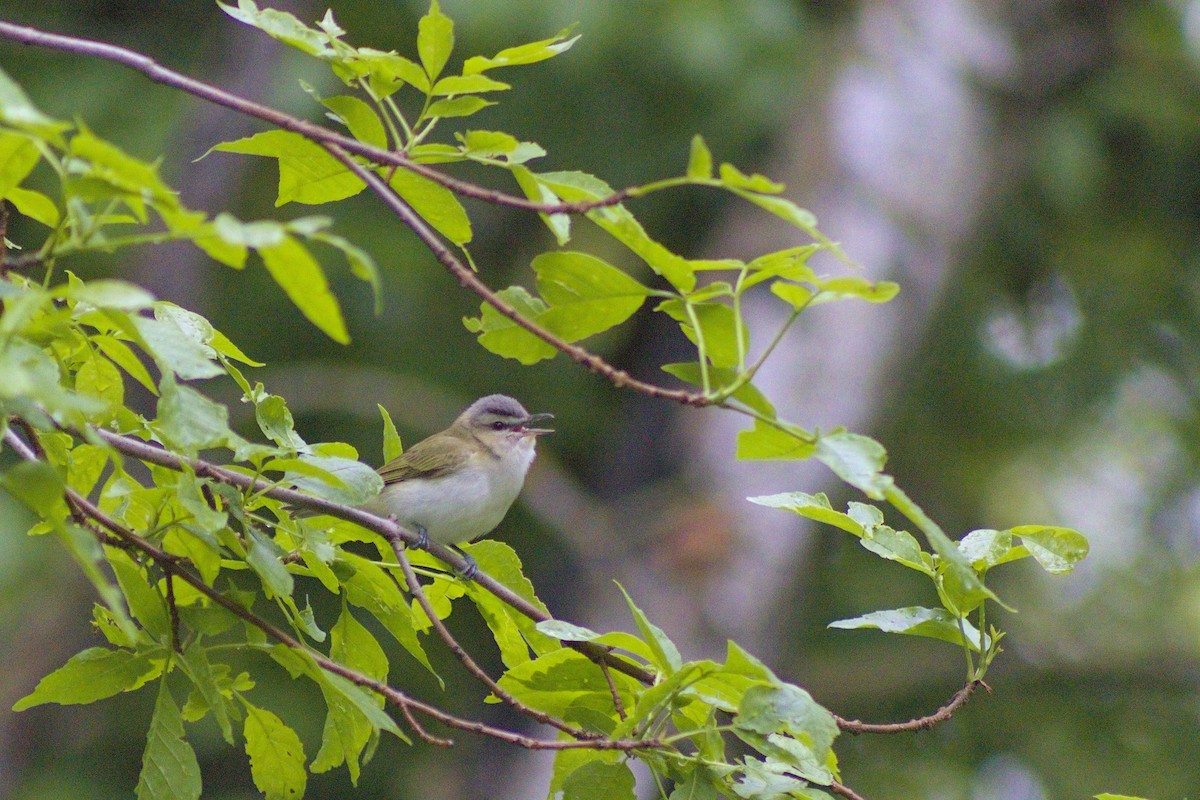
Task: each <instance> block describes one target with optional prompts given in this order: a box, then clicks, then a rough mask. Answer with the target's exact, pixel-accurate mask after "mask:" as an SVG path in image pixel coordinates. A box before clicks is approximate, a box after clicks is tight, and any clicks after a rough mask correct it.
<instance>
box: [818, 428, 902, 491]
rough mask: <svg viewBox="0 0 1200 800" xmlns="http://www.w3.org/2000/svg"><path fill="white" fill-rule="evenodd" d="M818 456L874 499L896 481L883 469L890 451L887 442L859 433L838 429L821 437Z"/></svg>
mask: <svg viewBox="0 0 1200 800" xmlns="http://www.w3.org/2000/svg"><path fill="white" fill-rule="evenodd" d="M816 456H817V458H818V459H819V460H820V461H821V462H822V463H823V464H825V466H827V467H829V468H830V469H831V470H833V471H834V474H836V475H837V476H838V477H839V478H841V479H842V480H844V481H845V482H846V483H848V484H850V485H851V486H853V487H855V488H856V489H858V490H860V491H861V492H863V493H864V494H865V495H866V496H867V497H870V498H871V499H872V500H882V499H883V493H884V491H886V490H887V489H888V488H889V487H890V486H891V485H892V478H891V476H890V475H887V474H885V473H884V472H883V465H884V462H885V461H886V460H887V452H886V451H885V450H884V449H883V445H881V444H880V443H879V442H877V441H875V440H874V439H871V438H870V437H867V436H863V435H861V434H857V433H847V432H846V431H838V432H836V433H831V434H828V435H826V436H822V437H821V438H820V439H818V440H817V452H816Z"/></svg>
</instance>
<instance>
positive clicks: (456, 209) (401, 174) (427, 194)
mask: <svg viewBox="0 0 1200 800" xmlns="http://www.w3.org/2000/svg"><path fill="white" fill-rule="evenodd" d="M388 183H389V185H390V186H391V187H392V188H393V189H395V190H396V194H398V195H400V197H401V198H403V199H404V202H406V203H408V204H409V205H410V206H412V208H413V211H416V212H417V214H419V215H420V216H421V219H423V220H425V221H426V222H428V223H429V224H430V225H431V226H432V227H433V229H434V230H436V231H437V232H438V233H440V234H441V235H442V236H445V237H446V238H447V239H449V240H450V241H451V242H454V244H456V245H459V246H460V247H461V246H462V245H464V244H466V243H467V242H469V241H471V220H470V218H469V217H468V216H467V212H466V209H464V208H463V206H462V203H460V202H459V201H458V198H457V197H456V196H455V195H454V192H452V191H450V190H449V189H447V188H446V187H445V186H442V185H441V184H437V183H434V182H433V181H431V180H429V178H426V177H425V176H424V175H418V174H417V173H415V172H411V171H409V170H407V169H397V170H396V172H395V174H394V175H392V178H391V180H390V181H389V182H388Z"/></svg>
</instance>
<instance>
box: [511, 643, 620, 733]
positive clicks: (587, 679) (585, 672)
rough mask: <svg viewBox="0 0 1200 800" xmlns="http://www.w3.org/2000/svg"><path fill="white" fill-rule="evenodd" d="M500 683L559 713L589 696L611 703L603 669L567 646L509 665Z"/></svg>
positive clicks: (540, 707) (537, 705)
mask: <svg viewBox="0 0 1200 800" xmlns="http://www.w3.org/2000/svg"><path fill="white" fill-rule="evenodd" d="M614 677H615V676H614ZM497 683H499V684H500V688H502V689H504V690H505V691H507V692H508V693H509V694H511V695H513V696H514V697H516V698H517V699H518V700H520V701H521V702H522V703H524V704H525V705H527V706H529V707H531V708H536V709H538V710H539V711H544V712H545V713H547V714H553V715H556V716H560V717H561V716H562V715H564V714H565V713H566V712H567V709H568V708H570V707H571V706H572V705H574V704H575V703H577V702H578V701H580V700H581V699H584V698H588V697H595V698H603V699H606V700H607V703H608V707H609V708H611V707H612V694H611V691H610V689H609V688H608V682H607V681H606V680H605V679H604V673H602V672H601V671H600V668H599V667H597V666H596V665H595V664H594V663H592V661H591V660H589V659H588V658H587V656H584V655H582V654H580V653H577V652H575V651H574V650H570V649H568V648H560V649H558V650H553V651H551V652H549V653H546V654H545V655H541V656H538V657H537V658H535V659H533V660H531V661H526V662H525V663H523V664H518V665H516V666H513V667H510V668H509V669H508V671H507V672H505V673H504V675H503V676H501V678H500V680H499V681H497Z"/></svg>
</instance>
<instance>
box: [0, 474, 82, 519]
mask: <svg viewBox="0 0 1200 800" xmlns="http://www.w3.org/2000/svg"><path fill="white" fill-rule="evenodd" d="M0 485H2V486H4V488H5V489H7V490H8V493H9V494H11V495H12V496H13V497H15V498H16V499H17V500H20V501H21V503H22V504H24V505H25V506H26V507H27V508H28V509H29V510H30V511H32V512H33V513H35V514H37V515H38V516H39V517H42V518H43V519H47V520H62V519H64V518H65V517H66V515H67V504H66V501H65V500H64V499H63V492H64V491H66V487H65V486H63V482H62V477H61V476H60V475H59V474H58V471H57V470H55V469H54V467H52V466H50V465H49V464H47V463H46V462H44V461H21V462H19V463H17V464H14V465H13V466H12V467H11V468H9V469H7V470H5V471H4V473H3V475H0Z"/></svg>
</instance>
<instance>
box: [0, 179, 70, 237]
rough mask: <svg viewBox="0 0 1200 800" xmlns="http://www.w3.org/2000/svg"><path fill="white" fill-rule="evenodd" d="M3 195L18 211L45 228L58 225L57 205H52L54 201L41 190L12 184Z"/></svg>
mask: <svg viewBox="0 0 1200 800" xmlns="http://www.w3.org/2000/svg"><path fill="white" fill-rule="evenodd" d="M5 196H6V197H7V198H8V200H9V202H11V203H12V204H13V205H14V206H16V209H17V212H18V213H20V214H24V215H25V216H27V217H29V218H30V219H32V220H35V221H37V222H40V223H42V224H43V225H45V226H46V227H47V228H53V227H56V226H57V225H58V221H59V219H60V215H59V213H58V206H56V205H54V201H53V200H51V199H50V198H49V197H47V196H46V195H44V194H42V193H41V192H36V191H34V190H32V189H25V188H23V187H20V186H14V187H13V188H12V189H9V190H8V191H7V192H5Z"/></svg>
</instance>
